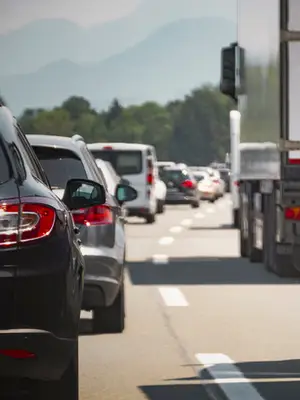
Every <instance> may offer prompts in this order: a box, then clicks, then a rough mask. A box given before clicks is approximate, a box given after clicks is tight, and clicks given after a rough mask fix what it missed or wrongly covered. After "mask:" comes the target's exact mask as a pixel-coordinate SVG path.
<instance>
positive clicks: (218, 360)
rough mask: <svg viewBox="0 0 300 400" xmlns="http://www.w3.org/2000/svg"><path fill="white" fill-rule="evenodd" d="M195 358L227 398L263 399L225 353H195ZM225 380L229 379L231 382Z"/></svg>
mask: <svg viewBox="0 0 300 400" xmlns="http://www.w3.org/2000/svg"><path fill="white" fill-rule="evenodd" d="M195 357H196V359H197V360H198V361H199V363H200V364H202V365H203V367H204V368H205V369H206V371H207V372H208V373H209V375H210V376H211V377H212V378H213V379H214V381H213V382H212V383H216V384H218V385H219V386H220V388H221V390H222V391H223V392H224V394H225V395H226V396H227V399H228V400H241V399H243V400H264V399H263V397H261V395H260V394H259V393H258V391H257V390H256V389H255V388H254V386H252V385H251V383H250V381H249V379H247V378H246V377H245V376H244V374H243V373H242V372H241V371H240V369H239V368H237V367H236V366H235V365H234V364H235V362H234V361H233V360H231V359H230V358H229V357H227V356H226V355H225V354H213V353H211V354H201V353H199V354H196V356H195ZM225 375H226V376H228V379H226V380H225V381H226V382H229V381H230V379H231V382H232V384H229V385H228V383H225V382H224V376H225Z"/></svg>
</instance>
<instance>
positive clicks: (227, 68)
mask: <svg viewBox="0 0 300 400" xmlns="http://www.w3.org/2000/svg"><path fill="white" fill-rule="evenodd" d="M236 47H237V43H232V44H231V45H230V46H229V47H223V48H222V50H221V81H220V91H221V92H222V93H223V94H225V95H226V96H229V97H231V98H232V99H233V100H235V101H237V93H236Z"/></svg>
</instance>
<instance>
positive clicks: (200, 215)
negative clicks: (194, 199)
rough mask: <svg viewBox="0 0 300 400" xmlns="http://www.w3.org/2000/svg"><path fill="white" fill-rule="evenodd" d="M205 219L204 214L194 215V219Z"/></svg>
mask: <svg viewBox="0 0 300 400" xmlns="http://www.w3.org/2000/svg"><path fill="white" fill-rule="evenodd" d="M204 217H205V215H204V214H202V213H201V212H199V213H197V214H196V215H195V218H199V219H200V218H204Z"/></svg>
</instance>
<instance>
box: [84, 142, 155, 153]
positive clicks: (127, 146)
mask: <svg viewBox="0 0 300 400" xmlns="http://www.w3.org/2000/svg"><path fill="white" fill-rule="evenodd" d="M87 146H88V149H89V150H102V149H103V148H104V147H106V146H109V147H112V148H113V150H141V151H143V150H147V149H149V148H151V149H154V147H153V146H151V145H150V144H141V143H122V142H117V143H113V142H112V143H88V145H87Z"/></svg>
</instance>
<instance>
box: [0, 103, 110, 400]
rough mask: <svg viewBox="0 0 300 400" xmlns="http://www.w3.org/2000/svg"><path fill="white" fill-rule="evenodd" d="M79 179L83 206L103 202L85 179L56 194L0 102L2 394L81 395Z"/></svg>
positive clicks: (45, 398) (45, 399)
mask: <svg viewBox="0 0 300 400" xmlns="http://www.w3.org/2000/svg"><path fill="white" fill-rule="evenodd" d="M82 185H85V186H87V187H89V189H90V190H92V191H93V192H94V197H93V198H92V199H84V202H85V205H86V206H89V205H92V204H95V205H98V206H100V205H101V204H103V203H104V202H105V190H104V188H103V187H102V186H101V185H99V184H97V183H94V182H90V181H88V180H87V181H83V180H77V181H70V180H66V181H65V182H64V188H66V193H67V194H68V196H67V197H64V199H63V201H64V202H65V203H64V202H63V201H61V200H60V199H59V198H58V197H57V196H56V195H55V194H54V193H53V191H52V190H51V187H50V184H49V182H48V179H47V176H46V175H45V173H44V170H43V168H42V166H41V164H40V163H39V161H38V159H37V157H36V155H35V153H34V151H33V149H32V148H31V146H30V144H29V142H28V140H27V138H26V136H25V135H24V134H23V132H22V130H21V128H20V126H18V124H17V122H16V120H15V119H14V118H13V116H12V114H11V113H10V111H9V110H8V109H7V108H6V107H3V106H1V105H0V300H1V304H2V307H1V313H0V385H1V389H0V391H1V392H0V393H1V395H3V396H4V397H5V396H7V397H9V396H11V395H15V396H16V398H17V399H20V398H21V395H22V394H26V395H27V396H28V397H29V398H30V399H41V400H50V399H51V400H52V399H65V400H76V399H78V326H79V320H80V311H81V302H82V295H83V282H84V281H83V277H84V268H85V264H84V258H83V257H82V253H81V251H80V243H79V240H78V235H77V233H78V232H77V228H76V226H75V225H74V222H73V219H72V215H71V213H70V211H69V208H70V209H73V210H74V211H75V210H76V209H80V207H81V205H80V204H79V203H82V201H80V200H82V199H80V190H79V189H80V187H81V186H82ZM75 203H77V205H76V204H75ZM65 204H66V205H67V206H68V207H66V205H65ZM5 398H6V397H5ZM9 398H10V397H9Z"/></svg>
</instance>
